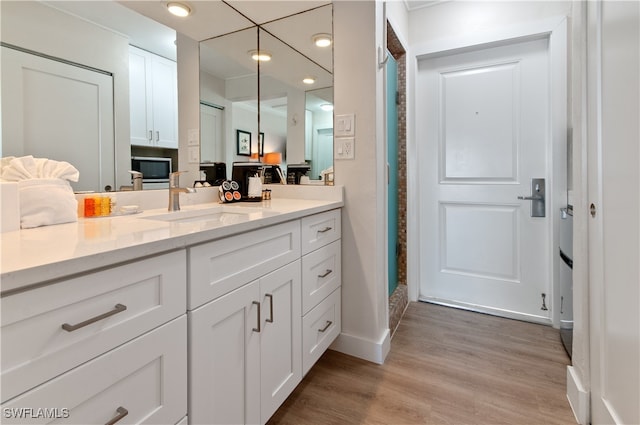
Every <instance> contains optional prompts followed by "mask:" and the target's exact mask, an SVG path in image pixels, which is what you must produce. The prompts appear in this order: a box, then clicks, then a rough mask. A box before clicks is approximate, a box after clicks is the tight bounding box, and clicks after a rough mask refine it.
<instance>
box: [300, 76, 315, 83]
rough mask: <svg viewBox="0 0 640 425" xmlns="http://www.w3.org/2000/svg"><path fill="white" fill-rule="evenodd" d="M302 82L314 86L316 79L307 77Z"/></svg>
mask: <svg viewBox="0 0 640 425" xmlns="http://www.w3.org/2000/svg"><path fill="white" fill-rule="evenodd" d="M302 82H303V83H305V84H313V83H315V82H316V79H315V78H314V77H305V78H303V79H302Z"/></svg>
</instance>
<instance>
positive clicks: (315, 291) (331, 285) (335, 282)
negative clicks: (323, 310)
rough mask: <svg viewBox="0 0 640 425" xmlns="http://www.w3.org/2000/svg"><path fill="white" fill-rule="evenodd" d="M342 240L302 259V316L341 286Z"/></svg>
mask: <svg viewBox="0 0 640 425" xmlns="http://www.w3.org/2000/svg"><path fill="white" fill-rule="evenodd" d="M340 245H341V244H340V240H337V241H335V242H332V243H330V244H329V245H326V246H323V247H322V248H320V249H317V250H315V251H313V252H312V253H310V254H307V255H305V256H304V257H302V314H306V313H307V312H308V311H309V310H311V309H312V308H313V307H315V306H316V305H317V304H318V303H319V302H320V301H322V300H323V299H324V298H326V297H327V295H329V294H330V293H332V292H333V291H334V290H335V289H336V288H337V287H339V286H340V284H341V281H342V279H341V270H342V267H341V263H340V261H341V256H340Z"/></svg>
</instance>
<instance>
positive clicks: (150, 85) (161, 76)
mask: <svg viewBox="0 0 640 425" xmlns="http://www.w3.org/2000/svg"><path fill="white" fill-rule="evenodd" d="M177 87H178V75H177V67H176V63H175V62H174V61H171V60H169V59H166V58H163V57H162V56H159V55H156V54H153V53H150V52H147V51H145V50H142V49H139V48H137V47H134V46H129V112H130V116H131V121H130V125H131V144H132V145H137V146H151V147H159V148H170V149H178V89H177Z"/></svg>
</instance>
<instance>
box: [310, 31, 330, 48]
mask: <svg viewBox="0 0 640 425" xmlns="http://www.w3.org/2000/svg"><path fill="white" fill-rule="evenodd" d="M311 40H313V43H314V44H315V45H316V46H318V47H329V46H331V34H324V33H322V34H315V35H314V36H313V37H311Z"/></svg>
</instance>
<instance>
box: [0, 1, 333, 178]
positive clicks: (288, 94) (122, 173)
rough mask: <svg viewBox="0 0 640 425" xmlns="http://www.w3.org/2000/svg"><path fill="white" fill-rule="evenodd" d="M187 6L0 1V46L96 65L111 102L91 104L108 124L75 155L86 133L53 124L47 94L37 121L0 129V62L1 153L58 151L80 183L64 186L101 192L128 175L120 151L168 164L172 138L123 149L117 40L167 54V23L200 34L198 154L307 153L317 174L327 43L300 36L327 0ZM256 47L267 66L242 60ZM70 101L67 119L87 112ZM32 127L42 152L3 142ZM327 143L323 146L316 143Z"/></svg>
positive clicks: (125, 63)
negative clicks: (304, 78) (317, 47)
mask: <svg viewBox="0 0 640 425" xmlns="http://www.w3.org/2000/svg"><path fill="white" fill-rule="evenodd" d="M191 6H192V15H191V16H189V17H188V18H187V19H183V20H178V18H176V17H173V16H171V15H169V14H168V13H167V8H166V4H165V2H149V1H122V2H119V1H110V0H107V1H101V0H95V1H50V2H47V1H15V2H14V1H2V2H0V7H1V8H2V10H1V12H2V13H1V19H2V25H1V31H2V37H1V38H2V43H3V49H5V47H7V46H9V45H11V47H15V46H18V47H21V48H23V49H25V50H27V51H28V53H34V52H35V53H39V54H41V57H42V58H47V57H51V58H54V59H60V63H62V64H65V63H66V65H70V66H76V65H81V66H86V67H88V68H90V69H91V70H93V71H98V74H100V76H99V79H101V80H104V79H106V80H107V85H108V84H111V86H108V87H106V88H104V89H100V90H102V91H101V93H105V94H108V93H111V94H112V98H111V99H110V102H111V107H110V108H109V107H101V109H102V110H111V111H112V116H111V117H107V118H106V119H110V120H112V121H111V122H112V124H111V125H109V126H102V127H103V128H104V127H106V128H108V129H109V131H107V132H106V133H105V134H100V135H99V136H96V140H95V146H92V148H91V149H92V150H87V151H85V152H83V153H82V154H81V155H79V156H78V152H79V147H84V145H83V142H85V141H86V138H85V136H84V135H83V134H86V133H82V131H80V130H81V128H80V127H81V126H76V125H66V130H68V131H58V130H61V129H64V128H63V126H59V125H57V124H56V123H57V122H58V118H56V115H55V112H56V109H63V108H57V107H56V103H55V102H54V103H53V104H46V105H47V106H46V108H42V109H43V114H42V115H43V118H42V119H43V120H44V121H39V120H38V121H36V122H44V123H46V125H42V126H36V125H29V126H22V127H21V129H20V130H19V131H18V132H17V133H12V134H9V133H6V132H5V130H6V129H7V128H8V127H7V126H6V122H7V120H8V119H9V118H8V115H7V114H6V111H8V110H10V109H11V108H13V107H14V106H15V104H11V103H6V102H8V100H7V99H8V97H7V96H5V93H7V91H5V88H6V87H10V86H11V85H12V84H13V82H11V81H8V80H5V76H8V75H10V73H9V72H6V73H5V69H4V64H5V61H4V60H3V81H2V92H3V96H2V98H3V99H2V101H3V105H2V109H3V116H2V120H3V123H2V128H3V145H2V147H3V149H2V156H7V155H15V156H18V155H28V154H34V155H35V156H46V157H50V158H53V159H58V160H67V161H69V162H71V163H72V164H74V165H75V166H76V167H77V168H78V169H79V170H80V173H81V177H80V182H79V183H78V184H76V185H73V186H74V189H75V190H92V191H101V190H104V188H105V187H106V186H110V187H111V188H113V189H116V190H117V189H118V188H120V187H123V186H128V185H130V184H131V176H130V175H129V173H128V170H130V169H131V156H132V154H139V155H142V156H161V157H171V158H172V160H173V164H174V167H177V162H178V161H177V155H178V150H177V149H175V148H174V147H169V148H167V147H166V146H160V145H161V143H160V144H159V145H158V146H151V147H138V148H135V150H136V152H134V149H133V148H132V145H131V139H132V137H133V136H132V133H131V131H132V129H133V126H132V125H131V122H130V119H131V118H130V109H131V108H130V104H129V103H130V97H129V56H128V55H129V45H135V46H137V47H141V48H142V50H145V51H149V52H152V53H154V54H157V55H159V56H162V57H164V58H168V59H170V60H174V61H175V60H177V57H179V56H180V55H177V54H176V45H175V40H176V32H179V33H181V34H183V35H185V36H186V37H189V38H191V39H192V40H195V41H199V42H201V45H200V52H201V57H200V64H201V90H200V93H201V99H200V101H201V118H202V119H201V134H200V135H201V140H200V148H201V151H200V159H201V162H205V163H206V162H225V163H226V164H227V167H230V166H231V163H232V162H234V161H238V160H256V158H252V156H253V157H255V156H257V155H259V154H264V153H266V152H276V151H278V152H281V153H282V157H283V162H285V163H300V162H304V161H307V162H308V163H309V164H310V165H311V167H312V170H311V171H312V172H311V173H310V174H311V176H312V178H317V177H318V176H317V175H318V173H319V171H321V170H322V169H326V168H328V167H330V164H332V151H333V148H332V146H333V144H332V126H333V114H332V113H329V115H327V116H325V117H322V116H321V115H320V113H319V112H317V111H316V109H315V108H316V107H319V106H320V105H321V104H323V105H324V106H325V107H326V105H328V104H332V103H333V101H332V98H333V90H332V85H333V82H332V72H333V66H332V63H331V58H332V54H331V51H332V49H331V47H330V48H329V49H325V53H324V55H325V56H327V53H326V52H329V53H328V58H329V61H328V62H327V61H326V58H325V59H322V58H320V57H316V56H315V55H316V54H317V52H316V53H314V52H313V50H310V46H308V44H310V41H311V39H312V37H313V36H314V35H315V34H321V33H326V34H329V35H332V32H333V31H332V6H331V4H330V3H327V1H326V0H321V1H317V0H308V1H305V2H279V1H273V2H271V1H233V0H231V1H206V2H201V1H198V2H192V4H191ZM282 17H285V18H282ZM261 44H263V46H261ZM160 45H162V46H165V47H158V46H160ZM267 46H268V48H269V49H270V50H273V56H272V61H271V63H270V64H268V65H266V64H265V63H262V62H261V63H258V62H256V61H253V60H252V59H251V55H250V54H249V52H251V51H253V50H258V49H260V50H266V48H267ZM14 50H15V49H14ZM16 51H19V50H16ZM96 52H100V54H96ZM3 59H4V57H3ZM294 70H298V71H300V73H304V74H305V75H307V74H308V75H311V76H313V77H314V78H315V79H316V83H315V84H313V85H310V86H302V85H300V84H299V82H297V81H296V82H294V80H293V79H292V78H293V75H292V71H294ZM303 70H304V72H302V71H303ZM259 75H260V77H258V76H259ZM297 78H298V77H297V76H296V79H297ZM41 83H42V84H45V85H47V84H49V86H48V87H52V86H54V85H55V84H56V83H47V82H46V81H44V80H43V81H41ZM92 84H93V83H92ZM96 84H98V85H99V84H102V82H100V83H96ZM56 90H57V88H56ZM61 90H62V89H61ZM62 91H64V90H62ZM101 96H102V95H101ZM176 97H177V95H176ZM34 99H37V97H34ZM101 99H102V97H101ZM38 102H41V101H40V100H38ZM43 104H44V103H43ZM76 106H77V107H76V108H75V109H72V108H64V110H67V111H71V112H70V113H71V114H72V115H74V114H77V116H76V115H74V117H75V121H74V122H77V123H78V124H80V123H86V122H88V121H89V118H92V117H88V116H83V115H82V112H86V111H85V109H84V108H83V107H82V106H81V105H76ZM176 108H177V105H176ZM47 111H49V112H47ZM73 111H75V112H73ZM329 117H330V118H329ZM39 119H40V118H39ZM101 119H102V118H101ZM56 125H57V127H56ZM34 128H38V129H40V130H43V131H44V133H42V134H39V135H37V139H38V140H40V141H43V142H44V143H42V144H41V145H42V146H45V147H46V150H44V151H41V152H36V151H30V147H29V145H28V144H27V143H24V144H21V145H20V148H16V149H14V148H8V146H10V145H11V143H22V140H23V139H25V138H26V137H27V135H26V134H24V132H25V130H30V129H34ZM53 130H56V131H57V132H58V133H59V134H60V136H59V137H60V140H59V141H57V142H55V143H49V144H48V145H47V143H46V142H47V141H49V140H51V137H49V136H48V135H47V134H48V133H47V132H51V131H53ZM89 131H90V130H89ZM176 131H177V129H176ZM20 132H22V133H20ZM153 137H154V138H156V136H153ZM247 137H250V141H251V144H250V145H249V147H248V150H247V146H246V145H244V144H243V145H242V146H239V141H242V142H243V143H244V141H247ZM160 138H161V137H160ZM16 141H18V142H16ZM186 142H187V141H186V140H185V141H180V143H181V144H182V143H185V144H186ZM329 142H331V149H329V148H328V147H327V146H328V144H329ZM85 145H86V144H85ZM181 149H182V146H181ZM329 151H331V154H328V155H326V158H325V159H321V158H322V155H323V154H322V152H329ZM257 160H259V157H258V158H257ZM228 174H229V175H230V171H229V173H228Z"/></svg>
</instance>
